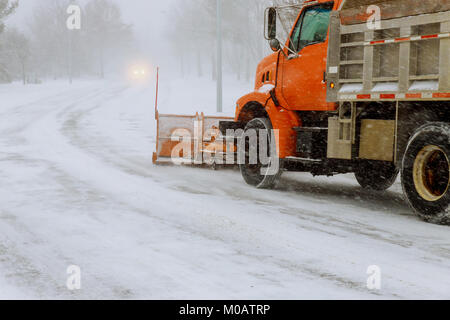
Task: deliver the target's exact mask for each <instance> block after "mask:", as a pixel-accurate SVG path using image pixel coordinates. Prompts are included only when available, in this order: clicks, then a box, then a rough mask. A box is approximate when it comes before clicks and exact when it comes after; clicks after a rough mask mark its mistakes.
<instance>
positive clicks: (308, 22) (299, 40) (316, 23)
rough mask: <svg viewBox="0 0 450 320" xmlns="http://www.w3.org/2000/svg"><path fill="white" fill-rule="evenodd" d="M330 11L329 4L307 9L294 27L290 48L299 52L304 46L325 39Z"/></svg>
mask: <svg viewBox="0 0 450 320" xmlns="http://www.w3.org/2000/svg"><path fill="white" fill-rule="evenodd" d="M331 11H332V6H331V5H327V6H317V7H312V8H309V9H307V10H306V11H305V12H304V13H303V15H302V17H301V18H300V19H299V21H298V22H297V25H296V26H295V28H294V31H293V33H292V41H291V42H290V46H289V47H290V49H291V50H292V51H295V52H299V51H301V50H302V49H303V48H304V47H306V46H309V45H311V44H314V43H320V42H324V41H325V40H326V39H327V34H328V26H329V24H330V14H331Z"/></svg>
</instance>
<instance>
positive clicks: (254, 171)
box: [239, 118, 282, 189]
mask: <svg viewBox="0 0 450 320" xmlns="http://www.w3.org/2000/svg"><path fill="white" fill-rule="evenodd" d="M272 130H273V127H272V123H271V122H270V120H269V119H266V118H257V119H253V120H252V121H250V122H249V123H248V124H247V126H246V127H245V134H244V138H243V139H245V140H244V141H243V142H245V148H243V149H245V150H242V151H245V157H243V158H245V161H244V163H240V164H239V166H240V169H241V174H242V177H243V178H244V180H245V182H246V183H247V184H249V185H251V186H254V187H256V188H258V189H273V188H275V187H276V185H277V184H278V182H279V180H280V177H281V175H282V170H281V168H280V161H279V158H278V155H276V148H273V143H275V141H272V134H271V133H272ZM255 133H256V135H257V139H253V141H252V138H250V136H252V135H254V134H255ZM262 134H265V136H262ZM261 137H267V148H266V149H267V150H266V151H267V153H268V154H267V156H268V158H269V159H270V161H269V162H268V163H262V161H261V157H260V154H261V150H260V148H261V145H260V144H261ZM263 139H264V138H263ZM243 146H244V144H243ZM270 146H272V147H270ZM242 151H240V152H242ZM252 153H253V156H254V157H255V155H256V157H257V159H256V163H255V161H250V160H251V154H252ZM242 160H244V159H242ZM254 160H255V159H254ZM275 161H276V162H277V163H274V162H275ZM266 162H267V161H266Z"/></svg>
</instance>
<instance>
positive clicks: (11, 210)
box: [0, 82, 450, 299]
mask: <svg viewBox="0 0 450 320" xmlns="http://www.w3.org/2000/svg"><path fill="white" fill-rule="evenodd" d="M177 85H180V84H177V83H175V84H171V85H170V86H167V87H163V88H162V94H161V96H162V98H161V105H167V107H168V108H169V107H172V109H177V108H178V109H177V110H182V111H184V113H190V111H191V110H183V107H179V106H178V107H174V105H176V104H181V103H183V105H191V104H192V105H193V104H194V102H195V103H197V105H196V106H193V108H194V109H195V107H197V108H198V109H199V110H202V108H204V105H202V104H207V103H208V102H207V101H199V100H198V96H196V91H195V88H194V86H192V87H193V88H191V89H189V90H185V92H184V93H183V92H181V93H177V92H176V91H175V87H176V86H177ZM197 88H202V89H197V90H204V91H208V90H209V89H205V88H204V87H202V86H197ZM210 91H211V92H212V94H213V92H214V91H213V90H212V88H211V90H210ZM200 94H201V92H199V95H200ZM237 94H238V93H236V95H237ZM230 96H231V97H230V101H233V99H234V98H235V97H233V96H232V95H231V94H230ZM153 97H154V93H153V89H152V87H151V86H150V87H149V88H144V87H129V86H127V85H124V84H121V83H107V84H105V83H100V82H82V83H79V84H75V85H73V86H72V87H69V86H67V85H65V84H58V83H53V84H46V85H42V86H36V87H28V88H24V87H22V86H19V85H11V86H2V87H0V99H1V100H0V298H45V299H48V298H59V299H82V298H86V299H109V298H112V299H316V298H324V299H338V298H350V299H357V298H369V299H380V298H394V299H405V298H425V299H431V298H437V299H444V298H447V299H448V298H450V228H448V227H442V226H435V225H430V224H426V223H424V222H421V221H420V220H418V219H417V218H416V217H415V216H414V215H413V214H412V213H411V210H410V209H409V208H408V207H407V205H406V204H405V202H404V201H403V197H402V194H401V190H400V189H401V188H400V186H399V185H398V184H396V185H395V186H394V187H393V188H392V189H391V190H389V191H388V192H385V193H379V194H374V193H370V192H367V191H364V190H362V189H361V188H360V187H359V186H358V185H357V183H356V181H355V180H354V179H353V177H352V176H351V175H345V176H340V177H335V178H312V177H311V176H310V175H308V174H286V175H285V176H284V178H283V182H282V185H281V186H280V187H279V188H278V189H277V190H275V191H263V190H255V189H253V188H251V187H249V186H247V185H245V184H244V182H243V181H242V179H241V177H240V174H239V172H236V171H233V170H223V171H218V172H213V171H210V170H208V169H197V168H181V167H154V166H153V165H152V164H151V156H152V152H153V148H154V141H155V137H154V136H155V134H154V130H155V124H154V114H153ZM190 99H192V101H191V100H190ZM229 105H230V107H231V109H232V108H233V105H232V104H229ZM170 111H173V110H170ZM70 265H78V266H80V268H81V271H82V278H81V279H82V289H81V290H79V291H69V290H68V289H67V287H66V279H67V277H68V275H67V274H66V269H67V267H68V266H70ZM372 265H376V266H379V268H380V269H381V280H382V288H381V290H375V291H370V290H368V289H367V287H366V281H367V278H368V275H367V269H368V267H369V266H372Z"/></svg>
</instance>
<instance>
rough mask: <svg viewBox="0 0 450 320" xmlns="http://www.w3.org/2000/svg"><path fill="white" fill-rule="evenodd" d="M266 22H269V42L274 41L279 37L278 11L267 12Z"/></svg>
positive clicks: (274, 9)
mask: <svg viewBox="0 0 450 320" xmlns="http://www.w3.org/2000/svg"><path fill="white" fill-rule="evenodd" d="M266 22H267V31H266V32H267V34H266V38H267V40H273V39H275V38H276V37H277V9H276V8H268V9H267V10H266Z"/></svg>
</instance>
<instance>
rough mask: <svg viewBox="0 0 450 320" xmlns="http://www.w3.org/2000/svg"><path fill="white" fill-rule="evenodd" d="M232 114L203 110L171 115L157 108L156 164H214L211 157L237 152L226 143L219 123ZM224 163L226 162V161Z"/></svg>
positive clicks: (228, 118) (230, 119) (154, 157)
mask: <svg viewBox="0 0 450 320" xmlns="http://www.w3.org/2000/svg"><path fill="white" fill-rule="evenodd" d="M233 120H234V119H233V118H230V117H207V116H205V115H204V114H203V113H201V114H199V113H197V114H196V115H193V116H189V115H169V114H159V113H158V112H156V121H157V134H156V152H155V153H154V154H153V163H154V164H185V165H204V164H207V165H212V164H214V163H211V161H210V160H207V161H205V159H206V158H207V159H211V158H212V157H214V158H215V159H217V156H223V157H225V155H226V154H227V152H230V151H231V152H235V145H234V144H233V145H229V146H227V144H226V142H225V141H224V139H222V136H221V133H220V131H219V123H220V122H222V121H233ZM223 163H224V162H223Z"/></svg>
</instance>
